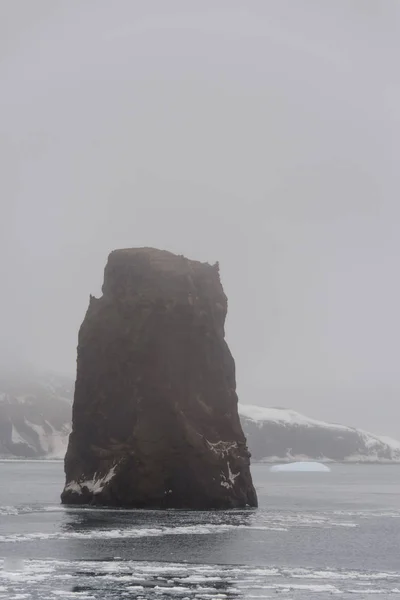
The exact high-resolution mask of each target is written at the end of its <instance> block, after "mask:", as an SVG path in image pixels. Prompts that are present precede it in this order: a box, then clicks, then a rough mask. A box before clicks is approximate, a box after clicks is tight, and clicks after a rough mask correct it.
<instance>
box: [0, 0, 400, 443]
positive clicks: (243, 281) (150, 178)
mask: <svg viewBox="0 0 400 600" xmlns="http://www.w3.org/2000/svg"><path fill="white" fill-rule="evenodd" d="M399 51H400V4H399V3H398V2H397V1H396V0H393V1H391V0H386V1H385V2H381V1H380V0H358V1H356V0H347V2H335V1H334V0H330V1H326V2H321V1H320V0H296V1H293V0H288V1H287V0H274V1H270V0H249V1H248V2H242V1H239V0H225V1H224V0H213V1H212V2H211V1H205V2H200V1H198V2H187V1H185V0H180V1H178V0H169V1H168V2H165V0H158V1H152V0H146V1H144V0H141V1H135V0H113V2H110V0H85V1H84V2H83V1H82V0H58V1H57V2H54V0H35V2H32V1H31V0H24V1H23V0H8V1H6V0H5V1H3V2H2V3H0V107H1V110H0V156H1V165H2V169H1V172H2V173H1V178H0V198H1V220H0V244H1V274H0V275H1V300H0V302H1V307H0V308H1V312H0V317H1V338H2V343H1V355H2V358H3V360H8V361H11V360H14V359H15V360H22V359H23V360H26V361H28V362H30V363H32V364H35V365H37V366H39V367H41V368H46V369H53V370H56V371H60V372H63V373H71V374H74V369H75V356H76V343H77V332H78V328H79V325H80V323H81V321H82V319H83V316H84V314H85V311H86V308H87V305H88V300H89V294H90V293H92V294H95V295H96V294H97V295H98V294H100V289H101V283H102V276H103V269H104V265H105V262H106V259H107V255H108V253H109V251H110V250H112V249H114V248H119V247H129V246H154V247H158V248H162V249H167V250H171V251H173V252H177V253H179V254H185V255H186V256H187V257H189V258H192V259H197V260H201V261H209V262H212V263H214V262H215V261H216V260H218V261H219V262H220V268H221V276H222V282H223V285H224V288H225V291H226V293H227V295H228V298H229V316H228V321H227V328H226V331H227V340H228V343H229V345H230V347H231V349H232V352H233V354H234V357H235V359H236V365H237V380H238V392H239V395H240V399H241V401H242V402H245V403H246V402H249V403H252V404H263V405H269V406H285V407H290V408H293V409H296V410H299V411H303V412H305V413H306V414H309V415H310V416H313V417H315V418H322V419H331V420H334V421H339V422H343V423H346V424H348V425H356V426H359V427H364V428H368V429H372V430H373V431H374V432H376V433H385V434H388V435H393V436H395V437H399V436H400V418H399V417H400V403H399V401H398V396H399V392H400V374H399V367H398V357H399V340H400V326H399V317H398V314H399V307H400V284H399V281H398V261H399V255H400V236H399V233H398V230H399V216H400V205H399V197H398V194H399V168H398V156H399V151H400V143H399V139H400V137H399V134H400V72H399V68H398V63H399Z"/></svg>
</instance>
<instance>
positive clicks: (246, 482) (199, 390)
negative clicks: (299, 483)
mask: <svg viewBox="0 0 400 600" xmlns="http://www.w3.org/2000/svg"><path fill="white" fill-rule="evenodd" d="M102 291H103V295H102V297H101V298H99V299H96V298H93V297H91V299H90V304H89V308H88V311H87V313H86V316H85V319H84V321H83V324H82V326H81V329H80V332H79V342H78V364H77V367H78V370H77V380H76V387H75V396H74V404H73V423H72V433H71V436H70V439H69V445H68V451H67V454H66V457H65V473H66V484H65V488H64V491H63V493H62V501H63V503H66V504H68V503H69V504H95V505H108V506H125V507H137V508H187V509H211V508H221V509H222V508H235V507H245V506H256V505H257V498H256V493H255V490H254V487H253V483H252V479H251V475H250V460H249V452H248V450H247V446H246V440H245V437H244V434H243V431H242V427H241V424H240V420H239V415H238V409H237V396H236V391H235V388H236V383H235V365H234V360H233V358H232V355H231V353H230V351H229V349H228V346H227V344H226V342H225V339H224V323H225V317H226V313H227V298H226V296H225V294H224V291H223V289H222V285H221V282H220V278H219V270H218V265H214V266H211V265H209V264H203V263H200V262H195V261H191V260H188V259H186V258H184V257H183V256H176V255H174V254H171V253H170V252H166V251H160V250H156V249H152V248H138V249H126V250H116V251H114V252H112V253H111V254H110V256H109V258H108V262H107V265H106V268H105V274H104V284H103V290H102Z"/></svg>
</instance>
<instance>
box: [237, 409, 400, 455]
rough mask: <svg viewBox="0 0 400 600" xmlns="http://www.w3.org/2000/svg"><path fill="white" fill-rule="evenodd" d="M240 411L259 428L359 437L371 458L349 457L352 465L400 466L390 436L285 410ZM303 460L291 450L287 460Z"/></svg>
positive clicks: (399, 444)
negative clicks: (315, 429)
mask: <svg viewBox="0 0 400 600" xmlns="http://www.w3.org/2000/svg"><path fill="white" fill-rule="evenodd" d="M238 410H239V415H241V416H242V417H244V418H246V419H248V420H250V421H252V422H253V423H255V424H256V425H257V427H259V428H261V427H263V425H264V423H275V424H278V425H282V426H286V427H289V426H290V427H309V428H311V427H318V428H320V429H321V428H323V429H328V430H330V431H332V432H348V433H351V434H354V435H357V436H359V438H361V440H362V442H363V444H364V446H365V448H366V450H367V451H368V454H357V455H353V456H349V457H348V458H347V459H346V460H347V461H348V462H382V463H388V462H400V441H397V440H394V439H392V438H389V437H386V436H379V435H374V434H373V433H369V432H368V431H363V430H362V429H357V428H355V427H348V426H347V425H338V424H336V423H326V422H325V421H319V420H317V419H311V418H310V417H306V416H305V415H302V414H300V413H298V412H296V411H294V410H289V409H284V408H268V407H265V406H255V405H252V404H239V406H238ZM384 453H386V454H387V455H389V457H388V458H383V457H382V454H384ZM379 454H381V456H379ZM301 458H302V457H300V456H298V457H297V456H292V454H291V450H290V449H289V450H288V456H287V459H289V460H290V459H292V460H296V459H297V460H299V459H300V460H301ZM277 460H278V461H279V460H282V458H280V459H279V458H278V459H277ZM322 460H324V459H322ZM268 462H275V461H274V457H268Z"/></svg>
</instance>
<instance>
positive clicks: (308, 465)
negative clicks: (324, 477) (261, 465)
mask: <svg viewBox="0 0 400 600" xmlns="http://www.w3.org/2000/svg"><path fill="white" fill-rule="evenodd" d="M270 471H273V472H275V473H278V472H279V473H281V472H289V471H290V472H294V471H296V472H305V471H319V472H321V473H322V472H324V473H326V472H329V471H330V468H329V467H327V466H326V465H324V464H322V463H319V462H309V461H303V462H294V463H286V464H283V465H282V464H281V465H273V466H272V467H271V468H270Z"/></svg>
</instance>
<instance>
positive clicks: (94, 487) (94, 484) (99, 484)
mask: <svg viewBox="0 0 400 600" xmlns="http://www.w3.org/2000/svg"><path fill="white" fill-rule="evenodd" d="M117 466H118V465H114V466H113V467H111V469H110V470H109V472H108V473H107V474H106V475H103V477H99V476H98V475H97V473H95V474H94V475H93V479H85V480H84V481H70V482H69V483H68V484H67V485H66V487H65V491H67V492H68V491H70V492H75V493H76V494H82V489H83V488H87V489H88V490H89V492H92V494H100V492H101V491H103V488H104V486H105V485H107V483H109V482H110V481H111V479H112V478H113V477H114V475H115V471H116V468H117Z"/></svg>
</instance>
